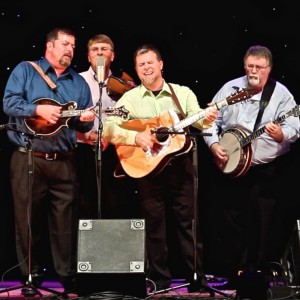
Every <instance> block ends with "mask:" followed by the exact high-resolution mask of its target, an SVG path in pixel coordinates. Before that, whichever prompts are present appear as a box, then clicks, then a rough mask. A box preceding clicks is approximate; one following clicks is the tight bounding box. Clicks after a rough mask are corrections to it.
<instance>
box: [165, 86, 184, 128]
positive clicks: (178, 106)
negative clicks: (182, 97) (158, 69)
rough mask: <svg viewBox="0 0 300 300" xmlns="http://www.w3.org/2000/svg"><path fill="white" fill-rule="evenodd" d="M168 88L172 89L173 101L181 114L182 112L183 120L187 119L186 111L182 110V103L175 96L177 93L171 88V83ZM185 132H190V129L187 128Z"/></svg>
mask: <svg viewBox="0 0 300 300" xmlns="http://www.w3.org/2000/svg"><path fill="white" fill-rule="evenodd" d="M168 86H169V88H170V90H171V96H172V99H173V101H174V102H175V104H176V106H177V108H178V109H179V112H180V114H181V118H182V119H185V118H186V114H185V113H184V111H183V110H182V107H181V105H180V103H179V100H178V98H177V96H176V94H175V92H174V89H173V87H172V86H171V84H170V83H168ZM183 130H184V131H186V132H189V129H188V127H185V128H184V129H183Z"/></svg>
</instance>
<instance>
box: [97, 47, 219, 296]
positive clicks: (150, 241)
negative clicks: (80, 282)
mask: <svg viewBox="0 0 300 300" xmlns="http://www.w3.org/2000/svg"><path fill="white" fill-rule="evenodd" d="M134 62H135V70H136V72H137V75H138V77H139V79H140V80H141V85H139V86H137V87H135V88H133V89H132V90H130V91H128V92H126V93H125V94H124V95H123V96H122V97H121V99H120V100H119V101H118V102H117V105H116V106H117V107H119V106H122V105H124V106H125V108H126V109H127V110H128V111H129V115H128V118H127V120H125V121H127V122H125V121H124V120H122V119H120V118H117V117H114V116H112V117H111V116H110V117H108V118H106V120H105V121H104V128H103V136H104V138H105V139H107V140H108V141H109V142H111V143H113V144H115V145H116V148H117V152H118V155H119V159H120V161H121V165H122V166H126V170H125V171H126V172H127V173H128V174H129V175H130V176H132V177H136V178H138V179H137V186H138V196H139V198H140V200H141V210H142V216H143V217H144V218H145V220H146V224H145V228H146V250H147V251H146V252H147V259H148V262H149V265H147V266H148V268H147V271H146V272H147V276H148V278H150V279H151V280H152V281H153V282H155V284H156V286H155V287H153V290H154V289H155V288H156V290H162V289H166V288H169V287H170V283H171V279H172V278H171V277H172V275H171V272H170V268H169V265H168V245H167V236H166V232H167V224H166V219H167V218H166V211H167V209H169V208H170V209H171V210H172V213H173V214H174V217H175V228H172V229H171V228H170V229H171V230H174V231H175V232H176V236H177V238H178V244H179V247H180V251H181V254H182V258H183V262H184V266H185V274H184V276H185V277H186V279H187V281H188V283H191V285H189V286H188V288H189V290H190V291H200V289H201V287H202V288H203V285H205V277H204V274H203V270H202V264H201V261H200V257H201V249H199V248H197V251H196V252H197V253H196V255H197V256H195V257H196V261H197V268H196V270H195V265H194V255H195V252H194V245H193V243H194V238H193V232H194V231H193V226H197V225H198V220H197V219H196V220H195V219H194V177H193V176H194V171H193V162H192V159H191V151H190V150H191V144H190V143H189V141H188V140H187V139H188V138H185V136H184V135H183V134H180V132H178V134H176V132H174V133H173V134H168V133H167V132H165V134H164V133H162V134H156V133H155V131H156V129H158V127H160V126H166V125H173V124H174V120H176V117H177V114H180V111H181V110H182V112H183V113H184V114H186V115H187V116H190V115H192V114H196V113H198V112H199V111H201V108H200V107H199V104H198V101H197V98H196V96H195V94H194V93H193V92H192V91H191V90H190V89H189V88H188V87H185V86H180V85H176V84H168V83H166V82H165V80H164V78H163V77H162V69H163V61H162V58H161V54H160V52H159V51H158V50H157V48H156V47H154V46H153V45H143V46H141V47H139V48H138V49H137V50H136V52H135V54H134ZM172 90H174V93H175V94H176V96H177V98H178V100H179V103H180V106H181V108H182V109H180V108H179V107H178V106H177V105H176V103H175V102H174V101H175V100H173V99H174V98H173V96H172ZM175 112H176V113H175ZM174 113H175V115H176V117H175V116H174ZM158 115H160V116H161V118H160V117H158ZM181 115H182V113H181ZM216 116H217V110H216V109H209V110H207V111H206V112H205V111H203V116H202V118H200V116H199V119H198V120H194V123H193V126H195V127H196V128H198V129H200V130H201V129H203V128H208V127H210V126H211V124H212V122H213V121H214V120H215V118H216ZM131 121H132V122H131ZM175 122H177V120H176V121H175ZM171 131H176V130H175V128H173V130H171ZM158 139H159V140H161V141H159V140H158ZM170 148H172V149H173V150H172V149H170ZM172 154H173V156H172ZM135 156H136V157H135ZM157 158H161V159H160V161H161V162H164V161H165V162H164V163H159V162H157ZM164 158H166V159H164ZM127 160H130V161H131V163H132V165H130V164H127ZM156 162H157V164H156ZM151 163H154V164H155V166H154V167H153V168H150V165H151ZM156 168H159V170H155V169H156ZM145 170H148V171H149V172H148V174H145V173H143V171H145ZM152 171H154V172H152ZM197 232H198V231H197ZM196 240H197V239H196ZM197 241H198V244H197V246H199V240H197ZM194 272H197V278H196V279H195V278H194V277H195V276H194V275H195V274H194ZM194 279H195V280H197V282H195V280H194Z"/></svg>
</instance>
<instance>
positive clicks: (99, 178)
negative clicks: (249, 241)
mask: <svg viewBox="0 0 300 300" xmlns="http://www.w3.org/2000/svg"><path fill="white" fill-rule="evenodd" d="M103 87H104V82H101V81H100V82H99V100H98V103H97V105H98V121H99V124H98V131H97V133H98V134H97V143H96V151H95V154H96V161H97V190H98V219H101V217H102V214H101V204H102V203H101V202H102V201H101V200H102V199H101V182H102V151H101V150H102V149H101V137H102V130H103V123H102V93H103Z"/></svg>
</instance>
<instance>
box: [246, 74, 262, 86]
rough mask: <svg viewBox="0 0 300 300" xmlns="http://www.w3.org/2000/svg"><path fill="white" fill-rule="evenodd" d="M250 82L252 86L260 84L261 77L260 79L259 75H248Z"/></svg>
mask: <svg viewBox="0 0 300 300" xmlns="http://www.w3.org/2000/svg"><path fill="white" fill-rule="evenodd" d="M248 82H249V84H250V85H252V86H258V85H259V84H260V79H259V77H258V76H252V75H249V76H248Z"/></svg>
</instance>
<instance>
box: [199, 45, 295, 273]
mask: <svg viewBox="0 0 300 300" xmlns="http://www.w3.org/2000/svg"><path fill="white" fill-rule="evenodd" d="M243 63H244V69H245V73H246V75H245V76H242V77H239V78H236V79H233V80H231V81H229V82H227V83H226V84H224V86H223V87H222V88H221V89H220V90H219V91H218V93H217V94H216V95H215V97H214V98H213V101H212V103H215V102H218V101H220V99H222V98H223V97H226V96H227V95H229V94H230V93H232V91H234V90H235V89H236V88H246V87H251V88H253V89H255V90H256V94H255V95H254V96H252V97H251V99H248V100H246V101H243V102H240V103H237V104H235V105H231V106H227V107H224V108H222V109H221V110H220V113H219V116H218V118H217V119H216V122H215V124H214V125H213V126H212V127H211V128H209V129H207V130H205V132H207V133H211V134H212V136H205V137H204V140H205V142H206V144H207V146H208V147H209V149H210V151H211V153H212V155H213V158H214V164H215V166H216V170H213V174H212V178H211V180H209V182H210V183H211V185H210V186H209V190H210V191H213V192H212V193H210V197H209V199H207V203H206V205H207V207H208V209H209V210H208V211H207V216H209V218H208V219H207V222H208V224H207V225H208V226H207V228H209V232H208V233H207V236H208V238H207V240H205V242H204V244H205V246H206V250H205V251H207V253H208V256H210V258H211V261H212V265H215V266H216V269H214V267H213V266H212V271H213V272H219V273H220V272H223V273H222V274H223V275H226V274H228V275H236V274H237V271H238V270H241V269H244V270H246V271H257V270H263V269H264V268H266V267H267V266H268V263H269V262H270V261H272V260H273V259H278V258H279V257H278V256H279V255H280V252H281V251H280V246H282V245H277V246H278V247H277V246H276V245H275V243H276V242H277V241H278V239H279V237H278V234H279V233H278V231H277V232H276V231H275V226H276V224H275V223H276V222H277V221H278V220H279V218H278V215H277V214H280V203H282V199H284V198H285V197H284V196H283V195H284V191H285V189H284V187H283V182H284V181H288V180H287V179H286V180H284V177H283V176H286V174H289V168H290V167H291V160H290V159H289V158H290V156H289V155H288V154H289V151H290V148H291V144H292V143H294V142H295V141H296V140H297V139H298V138H299V117H298V116H299V113H298V111H299V109H298V107H297V106H296V102H295V100H294V97H293V95H292V94H291V93H290V92H289V91H288V89H287V88H286V87H285V86H284V85H282V84H281V83H279V82H278V81H275V80H273V79H271V78H270V77H269V75H270V72H271V70H272V66H273V61H272V54H271V52H270V50H269V49H268V48H266V47H264V46H259V45H256V46H252V47H250V48H249V49H248V50H247V52H246V53H245V56H244V61H243ZM291 112H292V113H291ZM218 251H219V252H218ZM222 257H223V259H224V260H222ZM207 264H208V265H209V262H207ZM222 266H223V270H221V269H222ZM218 268H219V269H218Z"/></svg>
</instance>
